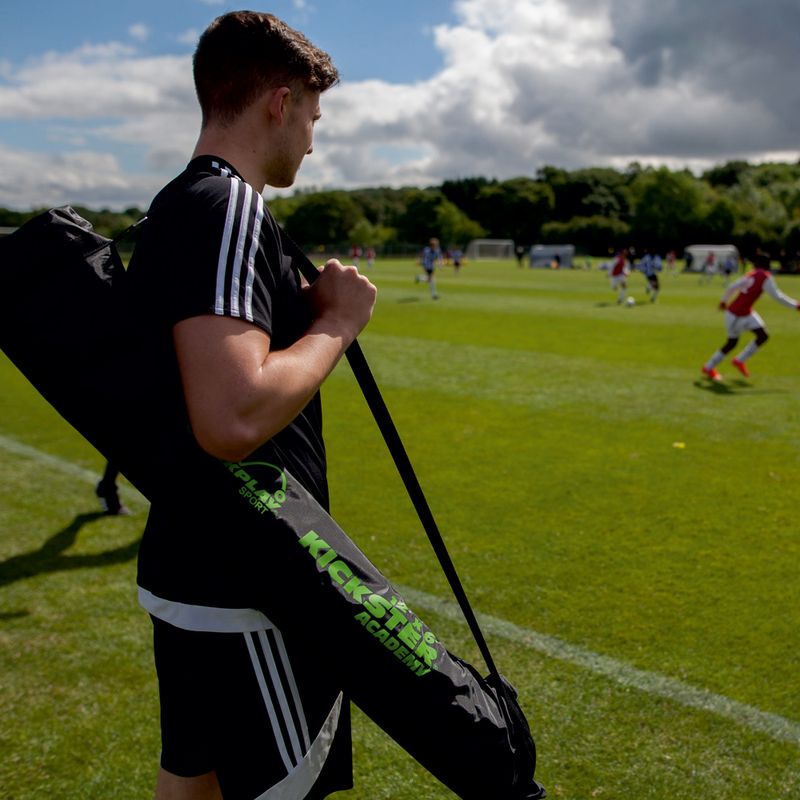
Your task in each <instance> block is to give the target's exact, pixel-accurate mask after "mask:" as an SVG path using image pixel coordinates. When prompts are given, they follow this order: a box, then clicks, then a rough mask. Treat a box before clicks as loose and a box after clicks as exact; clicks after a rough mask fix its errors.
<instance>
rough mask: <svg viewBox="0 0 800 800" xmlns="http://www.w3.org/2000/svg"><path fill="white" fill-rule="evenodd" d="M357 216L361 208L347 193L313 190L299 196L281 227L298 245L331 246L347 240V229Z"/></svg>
mask: <svg viewBox="0 0 800 800" xmlns="http://www.w3.org/2000/svg"><path fill="white" fill-rule="evenodd" d="M361 219H362V214H361V209H360V208H359V207H358V204H357V203H356V202H355V200H353V198H352V197H350V196H349V195H348V193H347V192H343V191H333V192H317V193H315V194H308V195H305V196H303V197H301V198H300V202H299V203H298V204H297V206H296V208H295V209H294V211H292V212H291V213H290V214H289V216H288V217H287V219H286V220H285V227H286V232H287V233H288V234H289V236H291V237H292V238H293V239H294V240H295V241H296V242H297V243H298V244H299V245H300V246H302V247H306V248H311V247H318V246H323V245H327V246H329V247H335V246H337V245H343V244H346V243H347V242H348V240H349V232H350V231H351V230H352V229H353V228H354V227H355V226H356V224H357V223H358V222H359V220H361Z"/></svg>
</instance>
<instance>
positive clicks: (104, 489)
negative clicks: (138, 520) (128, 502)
mask: <svg viewBox="0 0 800 800" xmlns="http://www.w3.org/2000/svg"><path fill="white" fill-rule="evenodd" d="M118 476H119V470H118V469H117V467H116V465H114V464H112V463H111V462H110V461H108V462H106V468H105V471H104V472H103V477H102V478H101V479H100V482H99V483H98V484H97V487H96V488H95V491H94V493H95V494H96V495H97V499H98V500H99V501H100V505H101V506H102V508H103V511H105V512H106V514H109V515H110V516H120V517H122V516H126V515H128V514H130V513H131V512H130V511H129V510H128V508H127V506H125V505H124V504H123V502H122V501H121V500H120V499H119V488H118V487H117V477H118Z"/></svg>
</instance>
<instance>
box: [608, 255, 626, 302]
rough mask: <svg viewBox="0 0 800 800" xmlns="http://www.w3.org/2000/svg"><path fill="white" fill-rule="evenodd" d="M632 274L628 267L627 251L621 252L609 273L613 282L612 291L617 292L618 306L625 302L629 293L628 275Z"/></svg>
mask: <svg viewBox="0 0 800 800" xmlns="http://www.w3.org/2000/svg"><path fill="white" fill-rule="evenodd" d="M629 274H630V267H629V266H628V258H627V253H626V251H625V250H620V251H619V253H617V255H616V257H615V258H614V263H613V264H612V265H611V270H610V271H609V278H610V280H611V291H612V292H617V304H618V305H619V304H621V303H624V302H625V295H626V294H627V292H628V275H629Z"/></svg>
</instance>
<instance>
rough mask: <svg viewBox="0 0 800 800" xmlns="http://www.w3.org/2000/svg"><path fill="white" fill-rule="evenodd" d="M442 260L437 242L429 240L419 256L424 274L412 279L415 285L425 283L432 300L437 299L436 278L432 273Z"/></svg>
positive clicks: (436, 240)
mask: <svg viewBox="0 0 800 800" xmlns="http://www.w3.org/2000/svg"><path fill="white" fill-rule="evenodd" d="M443 260H444V259H443V257H442V249H441V247H439V240H438V239H431V240H430V242H429V243H428V244H426V245H425V247H423V248H422V254H421V255H420V264H421V265H422V269H423V270H424V271H425V274H424V275H416V276H415V278H414V279H415V281H416V282H417V283H419V282H420V281H425V282H427V284H428V286H430V290H431V297H432V298H433V299H434V300H438V299H439V295H438V293H437V292H436V278H435V277H434V272H435V271H436V267H439V266H441V265H442V263H443Z"/></svg>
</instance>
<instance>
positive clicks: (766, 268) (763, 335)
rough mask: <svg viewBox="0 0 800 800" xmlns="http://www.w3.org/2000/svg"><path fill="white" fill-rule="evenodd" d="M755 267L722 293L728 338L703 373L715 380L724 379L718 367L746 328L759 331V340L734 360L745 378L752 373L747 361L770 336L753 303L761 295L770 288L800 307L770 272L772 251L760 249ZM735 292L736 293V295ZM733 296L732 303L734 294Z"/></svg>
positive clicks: (775, 296)
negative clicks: (762, 251) (769, 252)
mask: <svg viewBox="0 0 800 800" xmlns="http://www.w3.org/2000/svg"><path fill="white" fill-rule="evenodd" d="M753 263H754V266H755V269H753V270H751V271H750V272H748V273H747V274H746V275H745V276H744V277H742V278H740V279H739V280H738V281H736V282H735V283H732V284H731V285H730V286H729V287H728V288H727V289H726V290H725V294H723V295H722V300H721V301H720V304H719V308H720V310H721V311H724V312H725V328H726V330H727V332H728V338H727V340H726V342H725V344H724V345H722V347H721V348H720V349H719V350H717V351H716V352H715V353H714V355H712V356H711V358H709V359H708V361H706V363H705V364H703V368H702V372H703V374H704V375H705V376H706V377H708V378H710V379H711V380H712V381H721V380H722V375H720V373H719V372H718V371H717V368H716V367H717V364H719V363H720V361H722V359H723V358H725V356H726V355H727V354H728V353H730V352H731V350H733V348H734V347H736V345H737V343H738V341H739V337H740V336H741V334H742V333H744V332H745V331H752V332H753V333H754V334H755V337H756V338H755V341H752V342H750V344H748V345H747V347H745V348H744V350H742V352H741V353H739V355H738V356H736V357H735V358H734V359H733V361H732V362H731V363H732V364H733V366H734V367H736V369H738V370H739V372H741V373H742V375H744V377H745V378H749V377H750V371H749V370H748V369H747V367H746V366H745V362H746V361H747V360H748V359H749V358H750V357H751V356H752V355H754V354H755V353H756V351H757V350H758V349H759V347H761V346H762V345H763V344H765V343H766V341H767V339H768V338H769V334H768V333H767V329H766V326H765V325H764V320H763V319H761V317H760V315H759V314H758V312H757V311H754V310H753V306H754V305H755V303H756V301H757V300H758V298H759V297H761V295H762V294H763V293H764V292H766V293H767V294H768V295H769V296H770V297H772V298H773V299H774V300H777V301H778V302H779V303H781V304H783V305H785V306H788V307H789V308H795V309H798V310H800V304H798V302H797V301H796V300H793V299H792V298H791V297H787V296H786V295H785V294H784V293H783V292H781V291H780V289H778V286H777V284H776V283H775V279H774V278H773V277H772V274H771V273H770V257H769V254H768V253H759V254H758V255H757V256H756V257H755V258H754V259H753ZM734 295H736V296H735V297H734ZM732 297H733V300H732V301H731V302H730V303H729V301H730V300H731V298H732Z"/></svg>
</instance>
